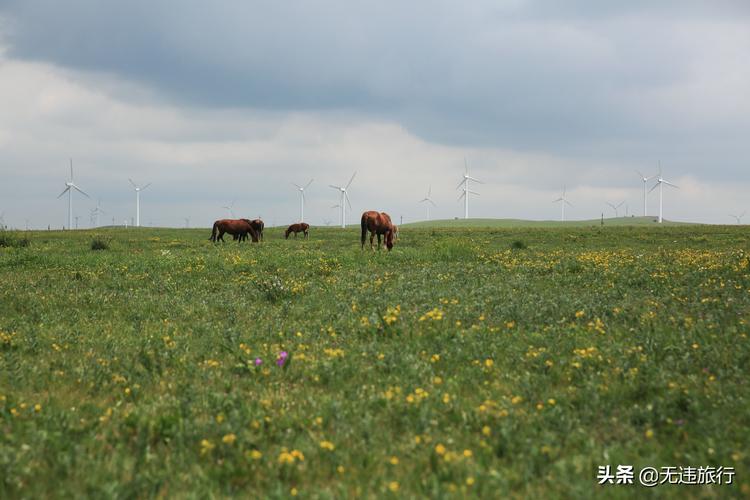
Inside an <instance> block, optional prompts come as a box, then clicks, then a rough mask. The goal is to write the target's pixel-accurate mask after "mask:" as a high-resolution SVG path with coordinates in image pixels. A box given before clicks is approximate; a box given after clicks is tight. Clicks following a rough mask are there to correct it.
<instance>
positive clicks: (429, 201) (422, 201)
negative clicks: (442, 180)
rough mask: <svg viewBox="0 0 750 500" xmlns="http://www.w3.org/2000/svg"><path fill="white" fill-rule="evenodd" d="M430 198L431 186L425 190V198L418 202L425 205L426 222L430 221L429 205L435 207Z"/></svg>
mask: <svg viewBox="0 0 750 500" xmlns="http://www.w3.org/2000/svg"><path fill="white" fill-rule="evenodd" d="M430 196H432V186H429V187H428V188H427V196H425V197H424V198H422V199H421V200H419V203H427V220H430V205H432V206H433V207H436V206H437V205H436V204H435V202H434V201H432V198H430Z"/></svg>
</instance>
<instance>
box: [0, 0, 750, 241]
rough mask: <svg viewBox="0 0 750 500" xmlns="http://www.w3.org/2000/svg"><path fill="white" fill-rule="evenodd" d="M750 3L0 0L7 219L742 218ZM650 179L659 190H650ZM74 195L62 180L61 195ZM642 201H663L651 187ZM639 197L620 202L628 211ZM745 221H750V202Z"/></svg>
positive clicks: (749, 130) (1, 195) (0, 179)
mask: <svg viewBox="0 0 750 500" xmlns="http://www.w3.org/2000/svg"><path fill="white" fill-rule="evenodd" d="M749 27H750V2H747V1H744V0H736V1H730V0H715V1H712V2H703V1H700V2H699V1H690V0H674V1H670V0H664V1H660V2H650V1H645V0H643V1H642V0H633V1H630V2H598V1H581V0H578V1H566V2H559V1H556V0H539V1H524V0H508V1H498V0H493V1H484V0H477V1H473V2H458V1H455V2H452V1H434V0H431V1H421V0H415V1H410V2H390V1H377V2H374V1H373V2H363V1H304V0H298V1H291V2H278V1H239V0H235V1H228V0H215V1H212V2H205V1H196V0H180V1H177V0H174V1H153V0H149V1H146V0H130V1H128V2H121V1H102V0H68V1H65V2H61V1H58V0H46V1H41V0H0V213H2V214H3V217H4V221H5V223H6V224H8V225H10V226H15V227H19V228H22V227H24V226H25V225H26V224H27V222H28V224H29V226H30V227H34V228H40V227H44V228H46V227H47V226H48V225H51V226H52V227H58V228H59V227H61V226H63V225H66V224H67V200H66V197H63V198H60V199H57V198H56V197H57V195H58V194H59V193H60V192H61V191H62V190H63V189H64V188H65V184H64V183H65V181H66V180H67V178H68V175H69V168H68V163H69V161H70V160H69V159H70V158H72V159H73V166H74V171H75V180H76V183H77V184H78V185H79V186H80V187H81V188H83V189H84V190H85V191H86V192H88V193H89V194H90V195H91V196H92V200H89V199H86V198H84V197H83V196H75V198H74V211H75V215H77V216H79V225H80V227H88V226H89V225H90V210H91V209H92V208H94V206H95V205H96V200H97V199H101V207H102V209H103V210H104V211H105V212H106V214H107V215H106V216H102V218H101V220H100V222H101V223H102V224H104V223H105V221H106V223H112V220H113V218H114V220H115V221H116V222H117V223H118V224H121V223H122V222H123V221H124V220H125V219H126V218H127V219H130V218H131V217H134V215H135V193H134V192H133V190H132V189H131V187H130V185H129V182H128V178H132V179H133V180H134V181H135V182H137V183H141V184H145V183H149V182H150V183H152V185H151V186H150V187H149V188H148V189H147V190H146V191H144V192H143V194H142V197H141V222H142V224H143V225H150V224H153V225H154V226H157V225H159V226H184V225H185V223H186V222H185V218H189V219H190V224H191V226H195V227H197V226H208V225H209V224H210V222H212V221H213V220H214V219H217V218H222V217H225V216H227V215H228V213H227V210H226V209H223V208H222V206H225V205H228V204H229V203H230V202H232V201H234V212H235V213H236V215H237V216H253V217H255V216H257V215H261V216H263V218H264V219H266V221H267V222H269V223H272V224H288V223H291V222H294V221H296V219H297V218H298V217H299V201H298V193H297V192H295V190H294V187H293V186H292V185H291V184H290V183H292V182H296V183H298V184H302V183H306V182H307V181H308V180H309V179H310V178H314V179H315V180H314V182H313V183H312V185H311V186H310V188H309V189H308V192H307V193H308V195H307V205H306V212H305V215H306V219H307V220H308V222H311V223H313V224H323V223H326V222H327V221H330V222H332V223H335V222H336V221H337V220H338V212H337V210H336V209H333V208H331V207H332V205H334V204H336V203H338V194H337V192H336V191H334V190H333V189H331V188H330V187H328V185H329V184H342V183H346V182H347V181H348V179H349V178H350V177H351V175H352V173H354V172H355V171H356V172H357V175H356V177H355V179H354V182H353V183H352V186H351V188H350V196H351V200H352V204H353V212H354V213H353V214H351V217H349V222H350V223H353V222H355V221H356V220H357V218H358V217H357V216H358V214H359V213H360V212H361V211H363V210H365V209H378V210H385V211H388V212H389V213H390V214H391V215H392V216H393V217H394V219H396V220H399V219H400V217H401V216H403V218H404V222H409V221H413V220H419V219H424V218H426V215H427V213H426V207H425V204H419V203H418V201H419V200H420V199H422V198H424V197H425V195H426V193H427V190H428V186H431V187H432V198H433V199H434V201H435V203H437V207H435V208H433V210H432V216H433V218H453V217H455V216H462V215H463V205H462V203H461V202H459V201H458V200H457V197H458V195H459V192H458V191H456V185H457V184H458V182H459V181H460V180H461V175H462V174H463V168H464V158H466V161H467V162H468V165H469V168H470V173H471V175H473V176H475V177H478V178H479V179H481V180H482V181H484V184H482V185H478V186H476V187H475V189H476V190H477V191H478V192H479V193H480V196H478V197H473V198H472V200H471V215H472V216H476V217H501V218H525V219H555V218H558V217H559V206H558V205H555V204H553V203H552V200H553V199H555V198H557V197H559V196H560V191H561V190H562V187H563V185H566V186H567V191H568V197H569V199H570V201H571V202H572V203H573V204H574V207H572V208H569V209H568V210H567V216H568V217H570V218H575V219H592V218H598V217H599V216H600V215H601V213H602V212H604V213H605V215H614V212H613V211H612V210H611V209H610V208H609V207H608V206H607V205H606V202H613V203H619V202H621V201H624V202H625V203H626V204H627V207H628V212H629V213H630V214H637V215H641V214H642V210H643V201H642V183H641V181H640V180H639V177H638V175H637V174H636V173H635V171H636V170H640V171H642V172H644V173H646V174H649V175H650V174H654V173H656V171H657V168H658V167H657V165H658V162H661V165H662V168H663V172H664V177H665V178H666V179H668V180H670V181H672V182H673V183H675V184H677V185H679V186H680V189H679V190H677V189H671V188H670V189H665V203H664V206H665V213H664V216H665V217H666V218H668V219H674V220H686V221H688V220H689V221H699V222H710V223H730V222H732V219H731V218H730V217H729V216H728V214H737V213H741V212H742V211H744V210H746V209H747V210H750V196H748V194H750V139H749V138H750V28H749ZM650 186H651V184H649V187H650ZM66 196H67V195H66ZM648 201H649V212H650V213H651V214H655V213H656V212H657V207H658V196H657V192H656V191H654V192H653V193H651V195H650V196H649V200H648ZM624 211H625V205H623V206H622V208H621V209H620V213H621V214H623V213H624ZM747 221H748V222H750V215H748V217H747Z"/></svg>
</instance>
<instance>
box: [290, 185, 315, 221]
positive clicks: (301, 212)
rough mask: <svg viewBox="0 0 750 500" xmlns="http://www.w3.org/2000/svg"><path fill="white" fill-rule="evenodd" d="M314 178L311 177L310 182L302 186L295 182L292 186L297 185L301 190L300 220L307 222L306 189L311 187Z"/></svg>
mask: <svg viewBox="0 0 750 500" xmlns="http://www.w3.org/2000/svg"><path fill="white" fill-rule="evenodd" d="M312 181H313V179H310V182H308V183H307V184H305V185H304V187H303V186H300V185H298V184H295V183H293V182H292V186H294V187H296V188H297V190H298V191H299V221H300V222H305V189H307V188H308V187H310V184H312Z"/></svg>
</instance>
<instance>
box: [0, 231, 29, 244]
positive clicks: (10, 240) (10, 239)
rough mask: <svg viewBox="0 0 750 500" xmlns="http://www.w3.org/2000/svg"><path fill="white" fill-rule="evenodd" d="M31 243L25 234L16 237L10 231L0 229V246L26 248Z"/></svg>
mask: <svg viewBox="0 0 750 500" xmlns="http://www.w3.org/2000/svg"><path fill="white" fill-rule="evenodd" d="M30 244H31V240H29V239H28V238H27V237H26V236H23V237H18V236H16V235H15V234H13V233H12V232H10V231H4V230H3V231H0V247H8V248H10V247H14V248H26V247H28V246H29V245H30Z"/></svg>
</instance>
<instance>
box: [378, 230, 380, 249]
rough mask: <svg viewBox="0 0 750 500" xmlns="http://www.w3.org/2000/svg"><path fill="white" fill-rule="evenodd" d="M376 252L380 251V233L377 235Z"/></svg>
mask: <svg viewBox="0 0 750 500" xmlns="http://www.w3.org/2000/svg"><path fill="white" fill-rule="evenodd" d="M378 250H380V233H378Z"/></svg>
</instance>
